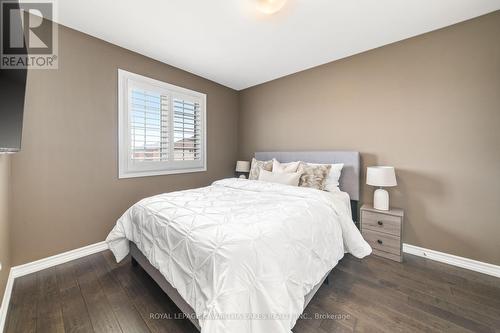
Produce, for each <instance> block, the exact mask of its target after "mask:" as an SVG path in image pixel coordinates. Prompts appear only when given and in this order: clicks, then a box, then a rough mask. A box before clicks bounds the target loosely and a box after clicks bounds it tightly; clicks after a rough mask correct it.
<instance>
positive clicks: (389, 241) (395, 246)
mask: <svg viewBox="0 0 500 333" xmlns="http://www.w3.org/2000/svg"><path fill="white" fill-rule="evenodd" d="M363 237H364V239H365V240H366V242H367V243H368V244H370V246H371V247H372V248H373V249H376V250H379V251H383V252H388V253H392V254H396V255H401V239H400V237H397V236H393V235H389V234H384V233H382V232H378V231H372V230H368V229H363Z"/></svg>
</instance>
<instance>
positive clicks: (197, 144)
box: [118, 69, 207, 178]
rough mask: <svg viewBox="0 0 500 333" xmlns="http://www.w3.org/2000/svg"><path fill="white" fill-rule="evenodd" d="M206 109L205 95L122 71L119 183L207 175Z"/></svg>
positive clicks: (120, 87)
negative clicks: (197, 173) (177, 176)
mask: <svg viewBox="0 0 500 333" xmlns="http://www.w3.org/2000/svg"><path fill="white" fill-rule="evenodd" d="M205 104H206V95H205V94H202V93H199V92H196V91H192V90H189V89H185V88H181V87H177V86H174V85H171V84H168V83H165V82H161V81H157V80H153V79H150V78H147V77H144V76H141V75H137V74H133V73H130V72H127V71H124V70H121V69H119V70H118V122H119V125H118V127H119V129H118V132H119V133H118V137H119V140H118V141H119V178H130V177H142V176H154V175H166V174H173V173H184V172H197V171H206V169H207V167H206V120H205V119H206V109H205Z"/></svg>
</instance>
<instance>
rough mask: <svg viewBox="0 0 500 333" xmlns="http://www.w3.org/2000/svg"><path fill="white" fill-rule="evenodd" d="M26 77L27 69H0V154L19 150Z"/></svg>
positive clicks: (0, 2) (0, 3)
mask: <svg viewBox="0 0 500 333" xmlns="http://www.w3.org/2000/svg"><path fill="white" fill-rule="evenodd" d="M2 2H3V1H1V0H0V5H2ZM2 21H3V20H1V19H0V22H2ZM2 37H4V36H2ZM4 40H5V39H4ZM2 46H3V45H2ZM24 49H25V54H26V48H24ZM26 77H27V69H3V68H0V153H1V152H3V153H5V152H17V151H19V150H20V149H21V137H22V130H23V112H24V95H25V91H26Z"/></svg>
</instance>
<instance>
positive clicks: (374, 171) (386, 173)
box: [366, 166, 398, 210]
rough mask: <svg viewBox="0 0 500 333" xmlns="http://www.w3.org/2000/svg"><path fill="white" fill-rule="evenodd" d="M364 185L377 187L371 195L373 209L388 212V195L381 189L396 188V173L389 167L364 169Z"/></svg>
mask: <svg viewBox="0 0 500 333" xmlns="http://www.w3.org/2000/svg"><path fill="white" fill-rule="evenodd" d="M366 184H368V185H372V186H378V187H379V188H378V189H377V190H375V193H374V194H373V208H375V209H378V210H389V193H388V192H387V191H386V190H384V189H383V188H382V187H390V186H396V185H397V184H398V183H397V182H396V173H395V171H394V167H391V166H373V167H368V168H367V169H366Z"/></svg>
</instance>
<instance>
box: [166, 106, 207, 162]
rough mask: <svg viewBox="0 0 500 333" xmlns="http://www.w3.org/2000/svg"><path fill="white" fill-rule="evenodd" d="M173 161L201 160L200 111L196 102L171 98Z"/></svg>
mask: <svg viewBox="0 0 500 333" xmlns="http://www.w3.org/2000/svg"><path fill="white" fill-rule="evenodd" d="M173 118H174V119H173V127H174V128H173V132H174V156H173V158H174V160H175V161H194V160H200V159H201V147H202V142H201V111H200V105H199V103H197V102H194V101H189V100H186V99H182V98H175V97H174V98H173Z"/></svg>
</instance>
